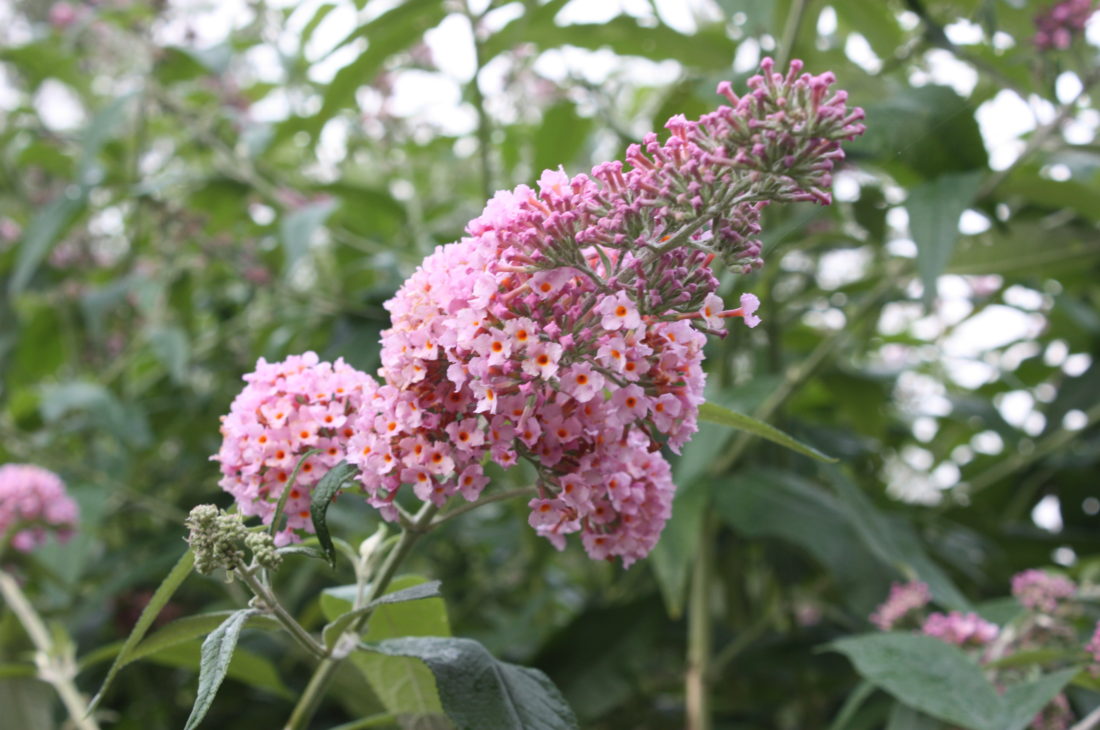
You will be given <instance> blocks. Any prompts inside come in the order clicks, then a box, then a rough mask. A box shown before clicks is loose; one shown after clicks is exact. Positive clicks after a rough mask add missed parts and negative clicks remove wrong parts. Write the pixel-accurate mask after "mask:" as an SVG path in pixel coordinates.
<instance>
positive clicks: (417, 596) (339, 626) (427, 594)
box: [321, 580, 440, 649]
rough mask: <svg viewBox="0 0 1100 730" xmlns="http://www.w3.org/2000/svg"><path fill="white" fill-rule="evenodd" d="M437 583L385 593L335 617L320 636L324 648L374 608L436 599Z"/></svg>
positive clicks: (331, 645) (329, 645)
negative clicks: (323, 642) (387, 604)
mask: <svg viewBox="0 0 1100 730" xmlns="http://www.w3.org/2000/svg"><path fill="white" fill-rule="evenodd" d="M439 585H440V583H439V581H437V580H430V581H428V582H427V583H419V584H417V585H414V586H410V587H408V588H402V589H401V590H399V591H394V592H393V593H387V594H386V595H384V596H382V597H381V598H376V599H375V600H373V601H371V602H370V603H368V604H367V605H366V606H363V607H362V608H359V609H356V610H354V611H348V612H347V613H345V614H343V615H342V616H338V617H336V619H335V620H333V621H331V622H330V623H328V624H327V625H326V626H325V628H324V631H322V633H321V635H322V636H323V637H324V640H325V647H327V648H328V649H332V647H333V646H335V645H336V640H337V639H339V638H340V635H341V634H343V633H344V632H345V631H347V630H348V627H350V626H351V623H352V622H353V621H355V620H356V619H357V618H359V617H360V616H365V615H367V614H369V613H370V612H371V611H373V610H374V609H375V607H376V606H380V605H383V604H386V603H403V602H405V601H419V600H421V599H424V598H438V597H439V595H440V593H439Z"/></svg>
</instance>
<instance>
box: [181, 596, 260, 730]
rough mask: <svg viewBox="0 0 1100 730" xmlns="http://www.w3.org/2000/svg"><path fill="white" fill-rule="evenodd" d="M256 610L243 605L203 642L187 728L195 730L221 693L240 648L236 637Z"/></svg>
mask: <svg viewBox="0 0 1100 730" xmlns="http://www.w3.org/2000/svg"><path fill="white" fill-rule="evenodd" d="M255 613H256V609H254V608H244V609H241V610H240V611H236V612H234V613H233V614H231V615H230V616H229V618H227V619H226V620H225V621H224V622H223V623H222V624H221V625H220V626H219V627H218V628H216V629H214V631H213V632H211V634H210V635H209V636H207V637H206V641H204V642H202V659H201V661H200V664H199V691H198V694H197V695H196V696H195V704H194V706H193V707H192V708H191V715H190V717H188V718H187V724H186V726H184V730H193V729H194V728H195V727H197V726H198V724H199V723H200V722H202V719H203V718H204V717H206V713H207V711H208V710H209V709H210V705H212V704H213V703H214V695H216V694H217V693H218V688H219V687H221V684H222V680H224V679H225V673H226V671H228V669H229V662H230V660H231V659H232V658H233V651H234V650H235V649H236V648H237V639H238V638H240V635H241V629H242V628H244V624H245V622H246V621H247V620H248V619H249V618H250V617H251V616H252V615H253V614H255Z"/></svg>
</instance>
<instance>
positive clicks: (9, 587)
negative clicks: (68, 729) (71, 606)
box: [0, 571, 99, 730]
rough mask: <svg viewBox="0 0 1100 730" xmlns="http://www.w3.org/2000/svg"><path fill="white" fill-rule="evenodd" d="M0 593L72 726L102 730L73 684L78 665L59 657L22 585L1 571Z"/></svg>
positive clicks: (41, 675)
mask: <svg viewBox="0 0 1100 730" xmlns="http://www.w3.org/2000/svg"><path fill="white" fill-rule="evenodd" d="M0 594H2V595H3V596H4V600H5V601H6V602H7V604H8V605H9V606H11V610H12V612H13V613H15V615H16V617H17V618H18V619H19V622H20V623H21V624H23V629H24V630H25V631H26V632H27V636H29V637H30V639H31V642H32V643H33V644H34V646H35V648H36V649H37V650H38V655H37V656H36V657H35V663H36V664H38V677H39V679H41V680H43V681H44V682H48V683H49V684H51V685H52V686H53V688H54V689H55V690H56V691H57V694H58V695H59V696H60V697H61V702H62V704H64V705H65V710H66V712H68V713H69V719H70V720H72V723H73V726H74V727H77V728H79V730H99V725H98V724H97V723H96V721H95V719H94V718H92V717H90V715H89V712H88V704H87V702H85V700H84V696H83V695H81V694H80V691H79V690H77V688H76V685H75V684H73V677H74V676H75V675H76V663H75V662H73V661H72V660H71V658H70V659H69V660H68V661H66V659H65V658H64V657H62V656H60V654H59V652H58V651H57V647H56V646H54V643H53V640H52V639H50V633H49V631H47V630H46V625H45V624H44V623H43V622H42V618H41V617H40V616H39V615H38V612H37V611H35V610H34V607H33V606H32V605H31V603H30V601H28V600H27V597H26V596H25V595H24V594H23V590H22V589H21V588H20V587H19V583H18V582H17V581H16V580H15V579H14V578H12V577H11V576H10V575H8V574H7V573H5V572H3V571H0Z"/></svg>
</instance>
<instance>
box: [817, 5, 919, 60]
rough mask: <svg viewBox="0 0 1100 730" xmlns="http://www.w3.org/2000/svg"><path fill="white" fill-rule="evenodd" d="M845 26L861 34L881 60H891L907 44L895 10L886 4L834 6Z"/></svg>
mask: <svg viewBox="0 0 1100 730" xmlns="http://www.w3.org/2000/svg"><path fill="white" fill-rule="evenodd" d="M833 7H834V8H835V9H836V14H837V18H838V19H839V20H840V22H841V23H842V24H844V25H847V26H848V27H850V28H851V29H852V30H854V31H856V32H857V33H859V34H861V35H862V36H863V37H865V38H866V39H867V42H868V43H870V44H871V48H872V49H873V50H874V52H875V53H876V54H877V55H878V56H879V58H891V57H892V56H893V55H894V54H895V53H897V50H898V48H899V47H901V46H902V45H903V44H904V42H905V33H904V31H902V29H901V26H900V25H898V16H897V14H896V13H895V12H894V8H893V7H892V6H891V5H890V4H889V3H885V2H869V3H868V2H859V1H858V0H857V1H856V2H843V3H836V5H834V6H833Z"/></svg>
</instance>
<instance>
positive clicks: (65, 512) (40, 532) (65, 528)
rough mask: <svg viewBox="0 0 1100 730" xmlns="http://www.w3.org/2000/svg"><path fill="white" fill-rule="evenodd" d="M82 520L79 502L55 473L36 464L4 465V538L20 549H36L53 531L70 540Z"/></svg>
mask: <svg viewBox="0 0 1100 730" xmlns="http://www.w3.org/2000/svg"><path fill="white" fill-rule="evenodd" d="M78 517H79V509H78V507H77V505H76V502H74V501H73V500H72V498H70V497H69V495H68V493H67V492H66V490H65V483H64V482H62V481H61V478H60V477H59V476H57V475H56V474H54V473H53V472H52V471H49V470H47V469H43V468H42V467H40V466H34V465H33V464H5V465H3V466H0V537H4V536H6V537H8V538H9V539H10V540H11V544H12V546H13V547H15V548H16V549H17V550H21V551H23V552H27V551H30V550H33V549H34V548H35V547H37V546H38V545H41V544H42V543H43V542H45V540H46V536H47V534H48V533H50V532H55V533H57V535H58V536H59V537H60V538H61V539H67V538H68V537H69V535H71V534H72V531H73V530H74V529H75V528H76V523H77V519H78Z"/></svg>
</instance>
